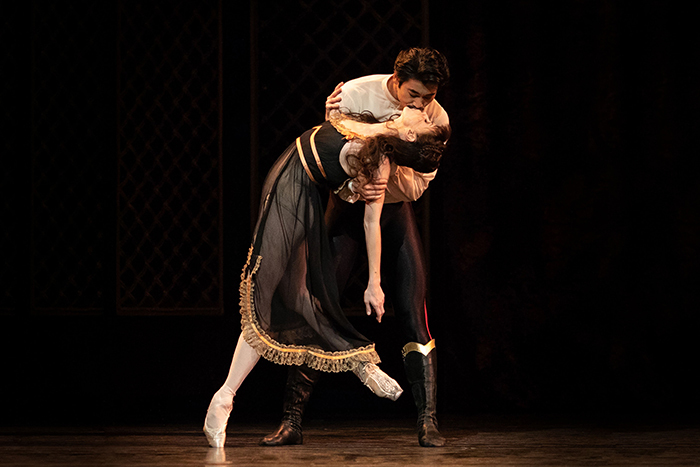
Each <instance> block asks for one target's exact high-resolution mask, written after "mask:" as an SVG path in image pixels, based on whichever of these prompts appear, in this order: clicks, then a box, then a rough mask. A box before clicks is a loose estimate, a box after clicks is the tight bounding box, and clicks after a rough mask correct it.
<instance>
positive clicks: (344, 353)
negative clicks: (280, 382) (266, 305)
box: [240, 245, 381, 373]
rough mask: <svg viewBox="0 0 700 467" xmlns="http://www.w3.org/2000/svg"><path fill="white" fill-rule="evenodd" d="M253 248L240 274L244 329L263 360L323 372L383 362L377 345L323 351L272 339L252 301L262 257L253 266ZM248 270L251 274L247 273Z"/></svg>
mask: <svg viewBox="0 0 700 467" xmlns="http://www.w3.org/2000/svg"><path fill="white" fill-rule="evenodd" d="M252 256H253V246H252V245H251V247H250V249H249V250H248V258H247V260H246V264H245V266H243V272H242V273H241V285H240V306H241V329H242V334H243V337H244V339H245V340H246V342H248V344H249V345H250V346H251V347H253V348H254V349H255V351H256V352H257V353H258V354H259V355H260V356H262V357H263V358H265V359H267V360H269V361H271V362H273V363H277V364H280V365H303V364H306V365H308V366H309V367H311V368H314V369H316V370H320V371H326V372H334V373H338V372H341V371H350V370H353V369H354V368H355V367H356V365H357V364H358V363H360V362H369V363H375V364H377V363H380V362H381V360H380V359H379V355H377V352H376V350H375V347H374V344H370V345H368V346H365V347H360V348H356V349H351V350H339V351H324V350H322V349H312V348H309V347H303V346H296V345H285V344H281V343H279V342H277V341H275V340H274V339H272V338H271V337H270V336H269V335H267V333H266V332H265V331H264V330H263V329H262V328H261V327H260V324H259V323H258V320H257V318H256V316H255V303H254V299H253V289H254V284H253V276H254V275H255V274H256V273H257V271H258V268H259V267H260V263H261V261H262V256H258V257H257V258H256V260H255V263H254V264H253V265H252V267H251V268H250V269H249V266H251V260H252ZM247 271H249V272H247Z"/></svg>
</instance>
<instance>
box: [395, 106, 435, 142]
mask: <svg viewBox="0 0 700 467" xmlns="http://www.w3.org/2000/svg"><path fill="white" fill-rule="evenodd" d="M394 126H395V128H396V129H397V130H399V137H400V138H401V139H402V140H404V141H415V140H416V135H423V134H428V133H434V132H435V125H434V124H433V123H432V122H431V121H430V119H429V118H428V116H427V115H426V114H425V112H422V111H420V110H418V109H412V108H410V107H404V109H403V111H402V112H401V115H400V116H399V117H398V118H397V119H396V120H394Z"/></svg>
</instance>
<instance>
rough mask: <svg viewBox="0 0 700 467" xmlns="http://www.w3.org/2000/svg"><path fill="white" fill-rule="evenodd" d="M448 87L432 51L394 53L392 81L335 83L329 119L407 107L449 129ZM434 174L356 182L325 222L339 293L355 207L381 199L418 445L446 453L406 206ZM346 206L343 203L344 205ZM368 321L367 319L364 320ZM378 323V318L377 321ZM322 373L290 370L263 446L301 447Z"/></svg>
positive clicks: (354, 233)
mask: <svg viewBox="0 0 700 467" xmlns="http://www.w3.org/2000/svg"><path fill="white" fill-rule="evenodd" d="M448 79H449V68H448V66H447V61H446V60H445V58H444V57H443V56H442V55H441V54H440V53H439V52H438V51H436V50H434V49H428V48H424V49H421V48H413V49H409V50H405V51H402V52H400V53H399V55H398V56H397V58H396V61H395V63H394V73H393V74H391V75H371V76H365V77H362V78H358V79H354V80H352V81H349V82H347V83H345V84H344V83H340V84H339V85H338V86H336V88H335V90H334V91H333V93H332V94H331V95H330V96H329V97H328V99H327V100H326V118H329V115H330V113H331V112H332V111H334V110H340V111H341V112H343V113H361V112H364V111H370V112H372V114H373V115H374V116H375V117H376V118H377V119H379V120H380V121H384V120H387V119H389V118H391V117H392V116H393V115H396V114H398V113H399V112H400V111H401V110H402V109H403V108H404V107H413V108H417V109H420V110H423V111H424V112H425V113H426V114H427V115H428V117H429V118H430V119H431V121H432V122H433V123H434V124H436V125H438V126H440V125H448V124H449V118H448V116H447V113H446V112H445V110H444V109H443V108H442V107H441V106H440V104H438V102H437V101H436V100H435V94H436V93H437V90H438V87H439V86H441V85H443V84H445V83H446V82H447V80H448ZM436 173H437V171H435V172H432V173H429V174H422V173H418V172H414V171H413V170H411V169H409V168H406V167H398V166H396V165H394V164H392V168H391V176H390V177H389V180H388V182H387V183H386V184H370V183H365V181H364V180H358V179H353V180H350V181H349V182H348V183H346V184H345V185H344V186H343V187H341V189H340V190H338V191H337V193H336V194H331V196H330V199H329V202H328V208H327V210H326V222H327V224H328V226H329V233H330V235H331V238H332V242H333V246H334V248H335V250H336V258H337V265H336V266H337V277H338V284H339V288H340V290H342V289H343V287H344V285H345V283H346V282H347V279H348V277H349V275H350V271H351V268H352V264H353V261H352V259H353V258H354V257H355V254H356V252H357V250H358V247H357V245H358V244H360V245H361V244H362V242H363V234H362V229H361V228H360V229H357V230H356V229H354V227H353V226H360V227H361V225H362V223H361V222H354V223H353V220H352V219H353V218H354V217H355V216H357V215H361V213H362V209H361V208H362V206H361V204H362V203H358V204H349V203H347V202H345V201H349V202H350V203H354V202H355V201H357V200H358V199H361V200H372V199H376V198H377V197H379V196H380V195H381V193H382V191H385V192H386V193H385V201H384V203H385V204H384V209H383V211H382V216H381V227H382V239H383V240H382V243H383V245H384V250H385V253H384V254H383V258H384V259H383V262H382V265H383V267H384V268H387V270H388V271H390V276H387V277H393V278H395V284H393V287H392V288H391V291H392V298H393V305H394V311H395V314H396V317H397V320H398V322H399V324H400V326H401V331H402V334H403V336H404V341H405V342H406V345H405V346H404V348H403V358H404V368H405V370H406V376H407V379H408V382H409V384H410V386H411V392H412V394H413V398H414V401H415V403H416V407H417V409H418V424H417V429H418V440H419V443H420V445H421V446H425V447H432V446H443V445H444V444H445V439H444V438H443V437H442V435H440V432H439V431H438V428H437V419H436V415H435V414H436V389H437V388H436V355H435V340H434V339H432V337H431V335H430V331H429V330H428V325H427V316H426V312H427V310H426V307H425V293H426V271H425V260H424V255H423V249H422V246H421V242H420V236H419V234H418V228H417V225H416V220H415V214H414V212H413V207H412V205H411V203H410V202H411V201H415V200H417V199H418V198H420V196H421V195H422V194H423V192H424V191H425V189H426V188H427V187H428V184H429V183H430V181H431V180H432V179H433V178H435V174H436ZM341 199H342V200H345V201H341ZM368 314H369V312H368ZM377 320H381V317H377ZM319 376H320V372H318V371H316V370H312V369H310V368H308V367H306V366H302V367H290V369H289V374H288V378H287V386H286V388H285V396H284V408H283V411H284V415H283V417H282V422H281V424H280V426H279V428H278V429H277V431H275V432H274V433H272V434H270V435H268V436H266V437H264V438H263V439H262V440H261V441H260V444H261V445H264V446H280V445H286V444H302V443H303V435H302V428H301V420H302V415H303V412H304V408H305V407H306V403H307V402H308V400H309V398H310V397H311V392H312V390H313V386H314V384H315V383H316V381H317V380H318V378H319Z"/></svg>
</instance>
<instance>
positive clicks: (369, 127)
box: [330, 112, 395, 138]
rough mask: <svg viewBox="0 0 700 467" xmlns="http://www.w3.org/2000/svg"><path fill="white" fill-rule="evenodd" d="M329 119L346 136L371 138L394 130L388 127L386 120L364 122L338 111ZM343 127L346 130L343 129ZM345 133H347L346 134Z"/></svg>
mask: <svg viewBox="0 0 700 467" xmlns="http://www.w3.org/2000/svg"><path fill="white" fill-rule="evenodd" d="M330 121H331V123H332V124H333V126H334V127H336V128H337V129H338V130H339V131H340V132H341V133H342V134H343V135H344V136H346V137H357V138H373V137H375V136H379V135H385V134H390V133H393V132H395V130H391V129H389V127H388V126H387V123H388V122H381V123H365V122H358V121H355V120H352V119H351V118H347V117H345V116H343V115H342V114H341V113H340V112H333V113H331V116H330ZM343 129H345V130H347V132H346V131H343ZM346 133H347V134H346Z"/></svg>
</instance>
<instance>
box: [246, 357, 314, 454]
mask: <svg viewBox="0 0 700 467" xmlns="http://www.w3.org/2000/svg"><path fill="white" fill-rule="evenodd" d="M320 375H321V372H320V371H318V370H314V369H312V368H309V367H308V366H306V365H304V366H294V367H290V368H289V370H288V373H287V385H286V386H285V391H284V405H283V407H282V412H283V415H282V422H281V423H280V426H279V427H278V428H277V430H276V431H275V432H273V433H271V434H269V435H267V436H265V437H264V438H263V439H261V440H260V445H261V446H284V445H288V444H303V442H304V436H303V432H302V429H301V420H302V417H303V415H304V409H305V408H306V404H307V403H308V402H309V398H310V397H311V393H312V392H313V390H314V384H316V382H317V381H318V378H319V376H320Z"/></svg>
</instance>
